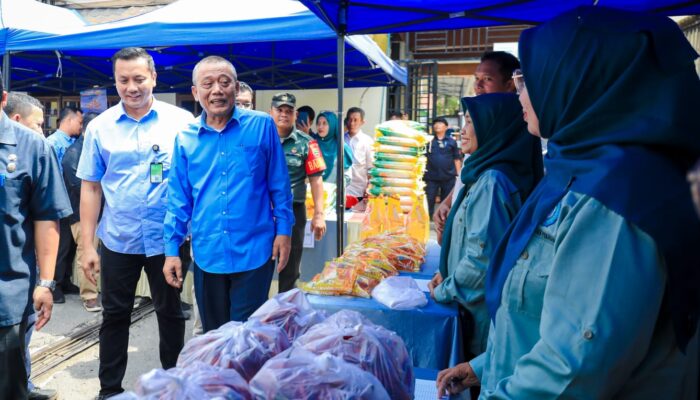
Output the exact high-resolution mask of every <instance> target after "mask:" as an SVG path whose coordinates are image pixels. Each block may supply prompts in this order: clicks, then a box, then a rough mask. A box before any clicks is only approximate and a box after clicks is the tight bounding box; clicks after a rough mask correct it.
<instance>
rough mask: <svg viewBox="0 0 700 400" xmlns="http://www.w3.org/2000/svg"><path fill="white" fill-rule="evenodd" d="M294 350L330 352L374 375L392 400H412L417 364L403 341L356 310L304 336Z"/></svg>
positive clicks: (325, 323) (311, 330) (317, 326)
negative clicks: (415, 364) (414, 363)
mask: <svg viewBox="0 0 700 400" xmlns="http://www.w3.org/2000/svg"><path fill="white" fill-rule="evenodd" d="M294 347H303V348H304V349H306V350H309V351H311V352H313V353H316V354H322V353H325V352H327V353H330V354H333V355H334V356H337V357H340V358H342V359H343V360H345V361H347V362H349V363H351V364H355V365H357V366H359V367H360V368H362V369H363V370H365V371H367V372H370V373H372V375H374V376H375V377H376V378H377V379H379V381H380V382H381V383H382V384H383V385H384V388H385V389H386V391H387V393H389V396H390V397H391V398H392V399H396V400H402V399H412V398H413V391H414V379H413V363H412V360H411V357H410V355H409V354H408V350H407V349H406V345H405V344H404V342H403V340H402V339H401V338H400V337H399V336H398V335H396V333H394V332H391V331H389V330H387V329H385V328H383V327H381V326H378V325H374V324H373V323H371V322H370V321H369V320H367V319H366V318H364V317H363V316H362V315H361V314H360V313H358V312H356V311H348V310H343V311H339V312H337V313H335V314H333V315H332V316H330V317H328V319H326V321H324V322H323V323H320V324H318V325H316V326H314V327H312V328H311V329H309V331H308V332H306V333H305V334H304V335H302V336H300V337H299V338H298V339H297V340H296V342H294Z"/></svg>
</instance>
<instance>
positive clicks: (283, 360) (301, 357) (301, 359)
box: [250, 347, 390, 400]
mask: <svg viewBox="0 0 700 400" xmlns="http://www.w3.org/2000/svg"><path fill="white" fill-rule="evenodd" d="M250 389H251V392H252V393H253V395H254V396H255V398H257V399H280V400H282V399H289V400H296V399H308V400H345V399H353V400H385V399H386V400H389V399H390V397H389V395H388V394H387V392H386V390H385V389H384V387H383V386H382V384H381V383H380V382H379V381H378V380H377V378H375V377H374V376H373V375H372V374H370V373H369V372H365V371H363V370H362V369H360V368H358V367H357V366H355V365H352V364H350V363H347V362H345V361H343V360H342V359H341V358H339V357H335V356H333V355H331V354H328V353H323V354H320V355H316V354H314V353H312V352H309V351H308V350H305V349H302V348H298V347H297V348H295V347H292V348H291V349H289V350H287V351H285V352H284V353H282V354H279V355H278V356H276V357H275V358H273V359H271V360H270V361H268V362H267V363H266V364H265V366H263V367H262V369H261V370H260V372H258V374H257V375H255V377H254V378H253V379H252V380H251V381H250Z"/></svg>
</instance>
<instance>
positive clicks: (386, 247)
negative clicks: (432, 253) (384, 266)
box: [361, 230, 426, 272]
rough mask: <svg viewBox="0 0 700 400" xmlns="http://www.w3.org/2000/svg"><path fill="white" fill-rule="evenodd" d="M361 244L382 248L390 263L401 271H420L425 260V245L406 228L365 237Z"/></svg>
mask: <svg viewBox="0 0 700 400" xmlns="http://www.w3.org/2000/svg"><path fill="white" fill-rule="evenodd" d="M361 245H362V246H364V247H374V248H377V249H381V250H382V252H383V253H384V255H385V256H386V257H387V259H388V260H389V263H391V265H393V266H394V268H396V269H397V270H399V271H410V272H417V271H420V266H421V265H423V262H424V261H425V253H426V250H425V245H424V244H423V243H422V242H420V241H419V240H417V239H416V238H414V237H412V236H410V235H408V234H406V232H405V231H404V230H395V231H387V232H385V233H382V234H380V235H375V236H371V237H368V238H365V239H363V240H362V242H361Z"/></svg>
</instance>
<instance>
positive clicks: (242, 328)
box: [177, 319, 291, 380]
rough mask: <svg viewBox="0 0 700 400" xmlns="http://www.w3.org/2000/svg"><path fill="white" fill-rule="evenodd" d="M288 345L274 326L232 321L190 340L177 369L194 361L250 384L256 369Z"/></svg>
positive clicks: (253, 321)
mask: <svg viewBox="0 0 700 400" xmlns="http://www.w3.org/2000/svg"><path fill="white" fill-rule="evenodd" d="M290 345H291V343H290V341H289V338H288V337H287V334H286V333H285V332H284V331H283V330H282V329H281V328H280V327H278V326H276V325H267V324H263V323H262V322H260V321H259V320H257V319H253V320H250V321H247V322H245V323H241V322H236V321H232V322H229V323H227V324H224V325H222V326H221V327H220V328H219V329H215V330H213V331H209V332H207V333H206V334H204V335H202V336H198V337H195V338H192V339H190V341H189V342H187V343H186V344H185V347H184V348H183V349H182V351H181V352H180V356H179V357H178V359H177V366H178V367H180V368H183V367H186V366H187V365H190V364H192V363H194V362H196V361H200V362H203V363H205V364H208V365H213V366H217V367H220V368H229V369H235V370H236V371H237V372H238V373H239V374H241V376H242V377H243V378H244V379H245V380H250V379H251V378H252V377H253V375H255V374H256V373H257V372H258V370H259V369H260V367H262V365H263V364H265V362H266V361H267V360H269V359H270V358H272V357H274V356H276V355H277V354H279V353H281V352H282V351H284V350H286V349H287V348H289V346H290Z"/></svg>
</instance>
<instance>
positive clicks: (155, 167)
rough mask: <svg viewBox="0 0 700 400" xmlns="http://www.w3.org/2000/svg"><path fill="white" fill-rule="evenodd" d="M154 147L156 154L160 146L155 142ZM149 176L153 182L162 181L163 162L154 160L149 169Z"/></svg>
mask: <svg viewBox="0 0 700 400" xmlns="http://www.w3.org/2000/svg"><path fill="white" fill-rule="evenodd" d="M152 148H153V152H154V153H156V154H157V153H158V152H159V151H160V147H159V146H158V145H157V144H154V145H153V147H152ZM149 177H150V179H151V183H162V182H163V163H159V162H152V163H151V168H150V171H149Z"/></svg>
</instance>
